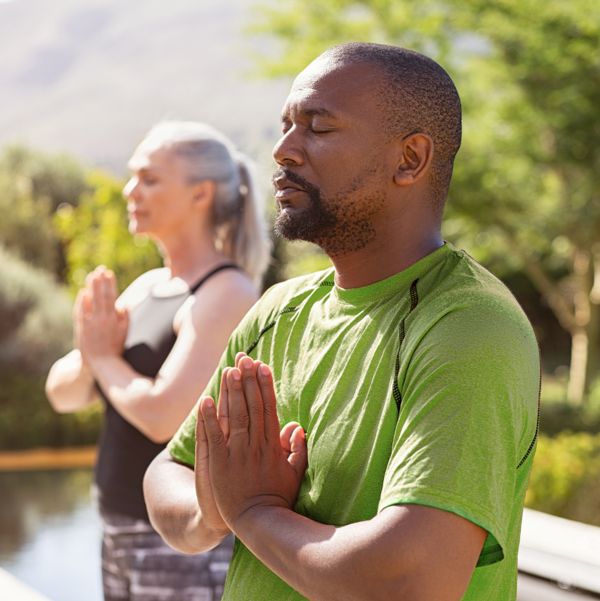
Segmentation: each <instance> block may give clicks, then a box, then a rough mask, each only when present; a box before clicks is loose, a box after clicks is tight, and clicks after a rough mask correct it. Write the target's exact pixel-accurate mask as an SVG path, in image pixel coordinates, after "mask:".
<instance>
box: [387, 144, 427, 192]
mask: <svg viewBox="0 0 600 601" xmlns="http://www.w3.org/2000/svg"><path fill="white" fill-rule="evenodd" d="M401 144H402V145H401V155H400V160H399V161H398V165H397V167H396V171H395V173H394V182H395V183H396V184H397V185H398V186H410V185H412V184H414V183H416V182H417V181H418V180H420V179H421V178H422V177H423V175H424V174H425V172H426V171H427V169H428V167H429V165H430V164H431V159H432V157H433V140H432V139H431V137H430V136H428V135H427V134H422V133H414V134H410V135H409V136H407V137H405V138H404V139H403V140H402V143H401Z"/></svg>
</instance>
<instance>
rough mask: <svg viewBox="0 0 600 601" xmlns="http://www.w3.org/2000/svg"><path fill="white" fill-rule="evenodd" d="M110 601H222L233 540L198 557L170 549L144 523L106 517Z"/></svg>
mask: <svg viewBox="0 0 600 601" xmlns="http://www.w3.org/2000/svg"><path fill="white" fill-rule="evenodd" d="M102 521H103V527H104V532H103V538H102V581H103V587H104V599H105V601H219V600H220V599H221V595H222V593H223V583H224V582H225V576H226V574H227V568H228V566H229V559H230V558H231V552H232V549H233V537H232V536H229V537H228V538H226V539H225V540H224V541H223V542H222V543H221V544H220V545H219V546H218V547H216V548H215V549H213V550H211V551H208V552H207V553H201V554H199V555H183V554H181V553H178V552H177V551H174V550H173V549H171V548H170V547H169V546H168V545H166V544H165V543H164V542H163V540H162V538H161V537H160V535H159V534H158V533H157V532H156V531H155V530H154V529H153V528H152V526H150V524H148V523H147V522H145V521H142V520H135V519H132V518H129V517H126V516H122V515H114V514H106V513H103V514H102Z"/></svg>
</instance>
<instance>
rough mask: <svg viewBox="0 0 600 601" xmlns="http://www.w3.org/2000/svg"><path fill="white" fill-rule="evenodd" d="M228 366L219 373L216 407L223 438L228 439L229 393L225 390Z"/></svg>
mask: <svg viewBox="0 0 600 601" xmlns="http://www.w3.org/2000/svg"><path fill="white" fill-rule="evenodd" d="M229 369H230V368H229V367H226V368H225V369H223V372H222V373H221V387H220V389H219V405H218V407H217V417H218V420H219V426H221V431H222V432H223V436H224V437H225V440H229V394H228V391H227V374H228V372H229Z"/></svg>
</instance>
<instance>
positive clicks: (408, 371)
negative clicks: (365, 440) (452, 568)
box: [379, 302, 539, 565]
mask: <svg viewBox="0 0 600 601" xmlns="http://www.w3.org/2000/svg"><path fill="white" fill-rule="evenodd" d="M417 329H418V328H417ZM405 347H406V349H407V351H406V353H404V352H403V351H401V362H405V368H404V369H401V371H400V375H399V382H398V385H399V389H400V392H401V395H402V402H401V408H400V414H399V418H398V424H397V427H396V432H395V437H394V444H393V450H392V454H391V457H390V461H389V463H388V467H387V470H386V474H385V479H384V485H383V489H382V494H381V498H380V503H379V510H380V511H381V510H382V509H383V508H385V507H388V506H390V505H396V504H408V503H415V504H421V505H427V506H431V507H435V508H438V509H443V510H446V511H450V512H453V513H456V514H458V515H460V516H462V517H464V518H466V519H468V520H469V521H471V522H473V523H475V524H477V525H479V526H480V527H482V528H484V529H485V530H486V531H487V532H488V537H487V539H486V542H485V544H484V548H483V551H482V553H481V556H480V559H479V564H478V565H486V564H489V563H493V562H495V561H499V560H501V559H502V558H503V556H504V552H503V548H504V546H505V542H506V540H507V528H508V524H509V523H510V512H511V510H512V507H513V503H514V494H515V486H516V484H515V483H516V478H517V466H518V464H519V461H520V459H521V458H522V456H523V455H524V454H525V453H526V452H527V448H528V446H529V445H530V444H531V440H532V437H533V436H534V435H535V431H536V421H537V395H538V382H539V354H538V351H537V344H536V343H535V339H534V337H533V334H532V331H531V328H530V326H529V324H528V322H527V320H526V319H525V318H524V316H523V315H522V314H521V312H520V310H518V309H516V308H513V307H512V306H511V305H510V304H509V305H508V306H506V303H503V302H499V303H494V302H487V303H483V305H479V306H468V305H466V304H463V306H457V307H456V308H455V309H451V310H449V311H448V312H447V313H446V314H444V315H443V316H442V317H441V318H440V319H439V320H438V321H437V322H436V323H435V324H434V325H433V326H431V327H429V328H428V329H426V330H425V333H424V334H423V335H421V336H420V337H419V339H418V340H417V341H414V340H410V326H409V330H408V332H407V339H406V340H405V345H403V349H404V348H405Z"/></svg>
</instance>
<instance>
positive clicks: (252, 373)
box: [238, 356, 265, 444]
mask: <svg viewBox="0 0 600 601" xmlns="http://www.w3.org/2000/svg"><path fill="white" fill-rule="evenodd" d="M238 367H239V370H240V372H241V374H242V390H243V392H244V398H245V399H246V406H247V408H248V418H249V424H248V432H249V434H250V440H251V441H254V442H255V443H257V444H260V443H261V442H262V441H263V440H264V435H265V431H264V410H263V399H262V394H261V391H260V388H259V386H258V380H257V378H256V369H257V367H258V364H257V363H255V362H254V361H253V360H252V359H251V358H250V357H246V356H244V357H242V358H241V359H240V361H239V366H238Z"/></svg>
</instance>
